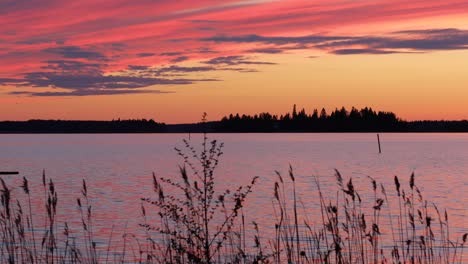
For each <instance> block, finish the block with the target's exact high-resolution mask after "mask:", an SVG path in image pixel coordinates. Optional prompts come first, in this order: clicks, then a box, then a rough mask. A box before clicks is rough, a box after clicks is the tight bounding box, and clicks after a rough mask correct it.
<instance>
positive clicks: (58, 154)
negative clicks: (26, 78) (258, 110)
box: [0, 133, 468, 241]
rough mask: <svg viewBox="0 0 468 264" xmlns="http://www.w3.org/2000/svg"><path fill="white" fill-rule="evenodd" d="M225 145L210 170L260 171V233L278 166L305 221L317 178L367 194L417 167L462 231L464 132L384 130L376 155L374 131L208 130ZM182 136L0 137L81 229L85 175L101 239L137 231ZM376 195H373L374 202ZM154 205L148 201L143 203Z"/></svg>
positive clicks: (4, 164)
mask: <svg viewBox="0 0 468 264" xmlns="http://www.w3.org/2000/svg"><path fill="white" fill-rule="evenodd" d="M209 137H210V139H217V140H219V141H221V142H224V145H225V147H224V153H225V154H224V155H223V156H222V158H221V162H220V166H219V169H218V170H217V174H216V177H217V179H218V183H219V185H220V188H225V187H227V186H230V187H232V188H234V186H238V185H244V184H248V183H249V182H250V180H251V178H252V177H253V176H260V180H259V182H258V184H257V185H256V186H255V187H254V188H255V189H254V192H253V193H252V195H251V196H250V197H249V198H248V205H247V208H246V212H245V213H246V215H247V217H248V221H256V222H258V223H260V228H261V231H264V232H265V233H266V234H268V233H270V232H271V228H272V227H273V226H274V223H273V220H272V216H273V210H272V197H273V184H274V181H276V180H277V176H276V174H275V171H279V172H281V173H282V174H284V175H287V170H288V166H289V164H291V165H292V167H293V168H294V171H295V174H296V177H297V182H298V193H299V194H300V197H301V201H302V203H303V204H304V207H305V208H307V214H308V217H309V218H312V219H313V218H314V216H319V211H318V210H317V206H318V205H319V204H318V202H317V194H316V188H315V186H314V181H313V176H317V177H318V179H319V180H320V182H321V185H322V189H323V191H324V192H325V193H326V194H327V195H330V198H333V197H334V195H336V190H337V188H336V184H335V178H334V176H333V175H334V169H335V168H336V169H338V170H339V171H340V172H341V174H342V175H343V177H344V178H346V179H348V178H349V177H353V181H354V182H355V185H356V189H357V190H358V191H359V192H361V195H362V196H364V200H366V199H365V198H366V197H371V196H370V195H371V183H370V181H369V179H368V177H367V176H372V177H374V178H375V179H376V180H377V181H379V182H381V183H383V184H384V185H385V186H386V188H387V192H388V193H393V192H394V185H393V177H394V176H395V175H398V176H399V177H400V181H402V185H403V186H405V188H406V189H409V187H408V179H409V175H410V174H411V173H412V172H415V175H416V184H417V185H418V186H419V188H420V189H421V190H422V192H423V195H424V198H425V199H428V200H429V201H431V202H434V203H436V204H437V205H438V206H439V208H445V209H447V211H448V213H449V216H450V221H451V223H450V224H451V226H452V228H453V231H454V233H457V234H460V236H461V234H462V233H465V232H468V222H467V220H465V219H466V216H467V209H466V208H467V206H466V205H467V204H468V203H467V202H468V194H467V193H468V134H381V135H380V138H381V141H382V152H383V153H382V154H380V155H379V154H378V147H377V140H376V134H373V133H369V134H367V133H362V134H210V135H209ZM184 138H187V135H185V134H117V135H115V134H113V135H0V146H1V151H0V170H3V171H5V170H15V171H20V176H4V177H3V178H4V179H5V180H6V182H7V184H9V185H10V186H15V187H16V188H15V190H14V194H16V195H20V194H21V192H20V189H19V188H18V186H20V185H21V176H26V177H27V178H28V179H29V180H30V181H31V182H32V185H33V187H32V189H33V192H35V194H34V195H36V196H35V197H36V198H35V199H34V202H35V203H36V204H37V205H38V206H37V207H39V203H40V202H41V197H42V196H41V195H42V187H41V173H42V170H43V169H45V171H46V175H47V177H49V178H52V179H53V180H54V181H55V183H56V185H57V189H58V194H59V206H58V207H59V208H58V211H59V212H58V217H59V218H60V219H61V220H67V221H69V222H71V225H76V226H79V214H78V211H77V207H76V198H77V197H79V196H80V188H81V180H82V179H86V181H87V182H88V189H89V191H90V196H91V198H92V199H91V202H92V205H93V210H94V211H93V212H94V216H95V223H94V225H95V229H96V230H97V232H96V233H97V236H98V239H100V240H101V241H107V239H108V237H109V233H110V231H111V229H112V226H114V227H113V229H114V231H113V232H114V234H122V233H124V232H130V231H131V232H133V233H138V232H139V231H138V230H141V228H140V227H138V224H139V223H142V218H141V213H140V204H141V202H140V198H142V197H150V196H152V192H151V191H152V186H151V183H152V182H151V174H152V172H155V173H156V174H157V175H158V176H165V177H169V178H177V177H178V165H181V164H182V163H181V162H182V161H181V160H180V158H179V157H178V156H177V155H176V153H175V151H174V147H179V148H182V147H183V144H182V139H184ZM201 140H202V135H200V134H192V135H191V140H190V142H191V143H193V145H194V146H196V147H198V148H200V143H201ZM370 200H372V199H370ZM147 210H148V211H150V210H151V207H149V208H148V209H147ZM114 236H117V237H118V236H119V235H114Z"/></svg>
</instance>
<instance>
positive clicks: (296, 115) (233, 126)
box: [219, 105, 403, 132]
mask: <svg viewBox="0 0 468 264" xmlns="http://www.w3.org/2000/svg"><path fill="white" fill-rule="evenodd" d="M401 125H402V121H401V120H400V119H399V118H397V117H396V115H395V114H394V113H392V112H383V111H379V112H376V111H374V110H373V109H372V108H369V107H365V108H362V109H361V110H358V109H356V108H354V107H353V108H351V110H350V111H348V110H346V108H345V107H342V108H341V109H335V110H334V111H332V112H331V113H330V114H327V111H326V110H325V109H324V108H322V110H321V111H320V112H319V111H318V110H317V109H314V110H313V112H312V113H310V114H307V113H306V111H305V109H304V108H302V109H301V110H300V111H297V109H296V105H294V106H293V109H292V112H291V113H286V114H284V115H280V116H277V115H271V114H270V113H261V114H258V115H254V116H250V115H242V116H240V115H239V114H236V115H232V114H231V115H229V116H228V117H224V118H222V119H221V122H220V124H219V129H220V130H221V131H233V132H271V131H274V132H342V131H343V132H344V131H346V132H361V131H401V130H402V129H403V127H402V126H401Z"/></svg>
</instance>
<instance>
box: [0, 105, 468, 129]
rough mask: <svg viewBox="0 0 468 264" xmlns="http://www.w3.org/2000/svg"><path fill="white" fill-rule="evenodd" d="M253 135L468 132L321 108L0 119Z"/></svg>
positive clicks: (462, 123)
mask: <svg viewBox="0 0 468 264" xmlns="http://www.w3.org/2000/svg"><path fill="white" fill-rule="evenodd" d="M199 132H211V133H230V132H231V133H254V132H265V133H270V132H468V121H467V120H459V121H446V120H421V121H405V120H403V119H401V118H399V117H397V116H396V114H395V113H393V112H385V111H375V110H373V109H372V108H370V107H364V108H362V109H357V108H355V107H352V108H351V110H347V109H346V108H345V107H341V108H340V109H338V108H337V109H335V110H334V111H332V112H331V113H329V114H328V113H327V111H326V110H325V109H324V108H322V109H321V110H320V111H318V110H317V109H314V110H313V111H312V112H311V113H307V112H306V111H305V109H304V108H302V109H300V110H297V109H296V105H294V106H293V109H292V111H291V112H290V113H286V114H283V115H273V114H270V113H268V112H263V113H260V114H255V115H253V116H252V115H245V114H242V115H240V114H230V115H229V116H225V117H223V118H222V119H221V120H219V121H210V122H199V123H193V124H165V123H159V122H156V121H154V120H153V119H150V120H147V119H131V120H120V119H116V120H112V121H75V120H29V121H2V122H0V133H199Z"/></svg>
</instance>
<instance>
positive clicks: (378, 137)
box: [377, 134, 382, 154]
mask: <svg viewBox="0 0 468 264" xmlns="http://www.w3.org/2000/svg"><path fill="white" fill-rule="evenodd" d="M377 143H378V144H379V154H380V153H382V149H381V148H380V136H379V134H377Z"/></svg>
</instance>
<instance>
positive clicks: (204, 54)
mask: <svg viewBox="0 0 468 264" xmlns="http://www.w3.org/2000/svg"><path fill="white" fill-rule="evenodd" d="M117 2H118V4H116V1H106V0H99V1H91V0H84V1H80V2H79V3H78V2H77V3H73V4H71V3H66V2H61V1H50V4H49V5H45V6H30V5H26V4H24V6H23V5H18V6H14V5H8V4H2V3H0V14H1V16H0V22H1V23H2V25H5V26H4V28H2V29H0V58H1V60H2V62H3V64H2V65H0V120H28V119H74V120H77V119H81V120H111V119H116V118H121V119H131V118H147V119H150V118H152V119H154V120H156V121H159V122H165V123H187V122H197V121H199V120H200V118H201V115H202V113H203V112H207V113H208V119H210V120H218V119H220V118H221V117H223V116H226V115H229V114H231V113H233V114H235V113H239V114H256V113H260V112H270V113H274V114H278V115H279V114H284V113H286V112H290V111H291V109H292V106H293V105H294V104H296V105H297V107H298V108H299V109H300V108H305V109H306V111H307V112H308V113H310V112H311V111H312V110H313V109H314V108H318V109H321V108H322V107H324V108H326V109H327V111H328V112H330V111H332V110H334V109H335V108H340V107H342V106H345V107H346V108H347V109H350V108H351V107H352V106H355V107H357V108H361V107H365V106H369V107H372V108H373V109H375V110H380V111H392V112H394V113H396V114H397V116H399V117H401V118H403V119H406V120H423V119H424V120H426V119H437V120H439V119H445V120H461V119H468V105H467V104H466V102H465V101H466V98H468V90H467V89H466V88H467V87H468V74H466V69H467V68H468V28H467V27H466V25H468V16H467V10H468V3H467V2H466V1H458V0H451V1H445V2H443V3H441V2H439V1H432V0H431V1H414V2H411V3H408V2H407V1H405V2H403V1H401V0H395V1H370V0H365V1H358V2H357V1H317V2H316V3H314V4H311V3H310V2H309V1H303V0H293V1H240V0H238V1H232V0H231V1H227V0H226V1H208V0H203V1H196V2H194V1H177V2H173V1H167V2H165V1H161V2H160V3H158V4H152V3H151V4H150V3H148V2H147V1H135V2H134V3H132V4H128V3H127V2H125V1H117ZM1 10H3V11H1ZM2 12H3V13H2ZM56 13H58V14H60V16H55V15H51V14H56ZM84 14H86V16H85V15H84ZM20 29H21V30H20ZM71 32H72V33H73V34H72V33H71Z"/></svg>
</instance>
